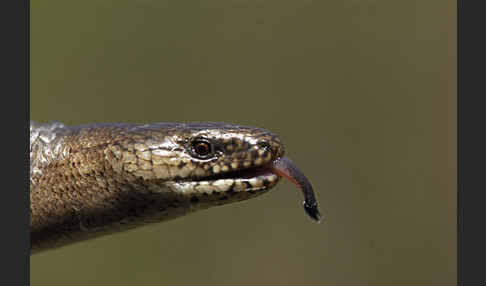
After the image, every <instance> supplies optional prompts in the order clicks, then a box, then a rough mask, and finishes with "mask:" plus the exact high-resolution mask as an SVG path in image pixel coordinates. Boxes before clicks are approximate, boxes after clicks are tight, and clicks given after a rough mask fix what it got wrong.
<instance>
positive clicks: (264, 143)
mask: <svg viewBox="0 0 486 286" xmlns="http://www.w3.org/2000/svg"><path fill="white" fill-rule="evenodd" d="M258 147H260V148H262V149H263V150H268V149H270V144H268V143H267V142H265V141H262V142H259V143H258Z"/></svg>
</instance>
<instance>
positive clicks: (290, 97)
mask: <svg viewBox="0 0 486 286" xmlns="http://www.w3.org/2000/svg"><path fill="white" fill-rule="evenodd" d="M30 110H31V112H30V114H31V119H32V120H35V121H41V122H45V121H51V120H56V121H61V122H65V123H68V124H81V123H90V122H103V121H108V122H113V121H114V122H117V121H121V122H155V121H227V122H233V123H240V124H245V125H254V126H259V127H264V128H266V129H269V130H272V131H274V132H276V133H277V134H279V135H280V137H281V138H282V140H283V141H284V143H285V145H286V149H287V154H288V155H289V157H290V158H292V159H293V161H294V162H295V163H296V164H297V165H298V166H299V167H300V168H301V170H303V171H304V172H305V173H306V175H307V176H308V178H309V179H310V181H311V182H312V183H313V185H314V188H315V190H316V192H317V198H318V200H319V202H320V205H321V210H322V211H324V212H325V213H326V214H327V216H328V221H327V223H323V224H320V225H317V224H315V223H314V222H313V221H312V220H311V219H309V218H308V217H307V216H306V215H305V213H304V210H303V208H302V205H301V201H302V195H301V194H300V193H299V191H298V190H297V188H296V187H295V186H294V185H292V184H291V183H289V182H286V181H285V182H284V181H282V182H281V183H280V184H279V185H278V186H277V187H276V188H275V189H273V190H272V191H271V192H269V193H267V194H265V195H263V196H261V197H258V198H256V199H253V200H249V201H245V202H241V203H238V204H232V205H226V206H222V207H218V208H213V209H210V210H207V211H203V212H199V213H195V214H192V215H189V216H186V217H183V218H180V219H177V220H173V221H170V222H167V223H161V224H155V225H152V226H148V227H143V228H139V229H136V230H133V231H129V232H125V233H120V234H116V235H111V236H106V237H103V238H99V239H95V240H92V241H88V242H83V243H79V244H75V245H72V246H68V247H65V248H61V249H57V250H54V251H49V252H46V253H41V254H38V255H34V256H32V257H31V283H32V285H34V286H41V285H70V286H75V285H103V286H107V285H117V286H122V285H456V276H457V272H456V1H452V0H447V1H439V0H436V1H418V0H416V1H387V0H361V1H358V0H341V1H312V0H307V1H282V0H280V1H277V0H272V1H263V0H260V1H256V0H255V1H243V0H239V1H236V0H234V1H228V0H225V1H223V0H213V1H175V0H131V1H127V0H117V1H107V0H103V1H102V0H96V1H95V0H89V1H61V0H46V1H39V0H32V1H31V109H30Z"/></svg>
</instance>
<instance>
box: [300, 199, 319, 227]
mask: <svg viewBox="0 0 486 286" xmlns="http://www.w3.org/2000/svg"><path fill="white" fill-rule="evenodd" d="M304 209H305V212H306V213H307V214H308V215H309V216H310V217H311V218H312V219H314V220H315V221H316V222H317V223H321V213H320V212H319V209H318V208H317V202H314V203H312V204H309V203H307V202H306V201H304Z"/></svg>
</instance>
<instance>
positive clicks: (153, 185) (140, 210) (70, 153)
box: [30, 123, 284, 253]
mask: <svg viewBox="0 0 486 286" xmlns="http://www.w3.org/2000/svg"><path fill="white" fill-rule="evenodd" d="M201 141H203V142H206V143H208V144H210V145H209V146H211V149H210V150H209V151H210V154H209V155H208V156H203V157H201V156H200V155H197V152H196V151H195V148H196V147H195V146H196V144H197V142H201ZM283 154H284V151H283V146H282V145H281V142H280V140H279V139H278V138H277V137H276V136H275V135H274V134H272V133H270V132H268V131H266V130H263V129H259V128H253V127H243V126H238V125H230V124H226V123H190V124H183V123H154V124H145V125H143V124H123V123H122V124H116V123H110V124H93V125H84V126H73V127H67V126H64V125H63V124H60V123H52V124H36V123H31V127H30V235H31V253H36V252H38V251H41V250H46V249H52V248H55V247H59V246H63V245H67V244H70V243H73V242H76V241H82V240H86V239H89V238H93V237H98V236H101V235H106V234H109V233H114V232H119V231H122V230H126V229H130V228H134V227H137V226H141V225H145V224H148V223H153V222H161V221H165V220H169V219H173V218H177V217H180V216H183V215H185V214H188V213H189V212H194V211H197V210H202V209H207V208H210V207H212V206H217V205H222V204H227V203H232V202H237V201H241V200H246V199H250V198H253V197H256V196H258V195H261V194H263V193H264V192H266V191H268V190H269V189H270V188H272V187H273V186H275V185H276V183H277V182H278V180H279V179H280V178H279V177H278V176H277V175H274V174H272V173H270V172H268V170H265V166H266V165H268V164H270V163H271V162H272V161H274V160H276V159H278V158H280V157H282V156H283ZM242 170H244V171H242Z"/></svg>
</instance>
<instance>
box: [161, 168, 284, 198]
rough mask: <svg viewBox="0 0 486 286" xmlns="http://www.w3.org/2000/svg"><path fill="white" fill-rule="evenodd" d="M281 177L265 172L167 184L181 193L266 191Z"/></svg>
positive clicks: (208, 193) (207, 193) (199, 194)
mask: <svg viewBox="0 0 486 286" xmlns="http://www.w3.org/2000/svg"><path fill="white" fill-rule="evenodd" d="M279 180H280V177H279V176H277V175H275V174H273V173H263V174H259V175H257V176H255V177H249V178H223V179H214V180H208V181H195V182H192V181H181V182H168V184H167V186H168V187H169V188H170V189H171V190H172V191H174V192H175V193H178V194H181V195H195V196H204V195H213V194H215V193H216V194H217V193H246V192H249V193H250V192H257V191H265V190H267V189H270V188H272V187H274V186H275V185H276V184H277V183H278V181H279Z"/></svg>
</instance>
